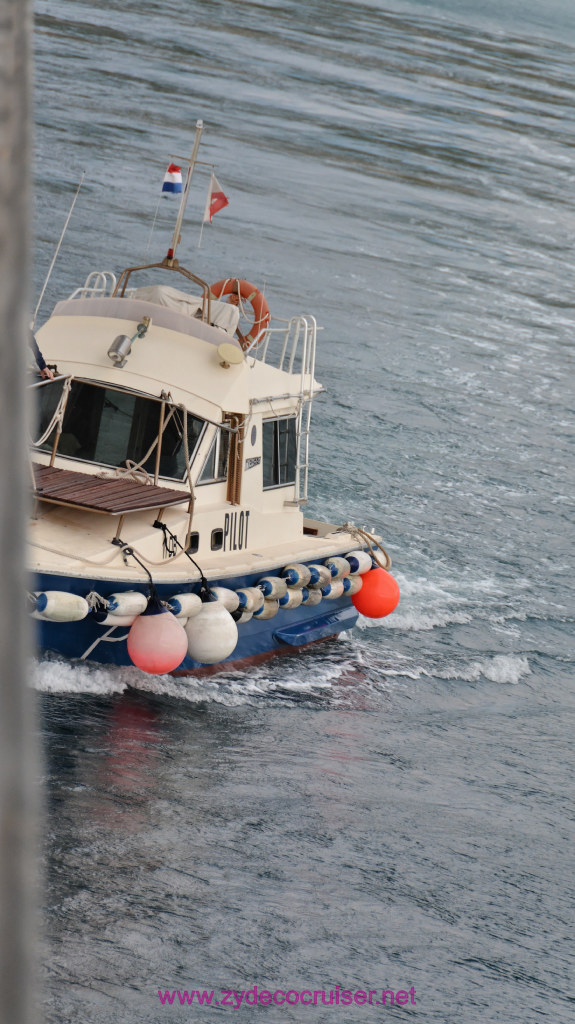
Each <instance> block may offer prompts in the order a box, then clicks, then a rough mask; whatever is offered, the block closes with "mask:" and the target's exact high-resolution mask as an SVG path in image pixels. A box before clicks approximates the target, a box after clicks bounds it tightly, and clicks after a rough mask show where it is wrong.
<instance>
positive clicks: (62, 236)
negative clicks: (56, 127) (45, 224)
mask: <svg viewBox="0 0 575 1024" xmlns="http://www.w3.org/2000/svg"><path fill="white" fill-rule="evenodd" d="M85 177H86V172H85V171H82V177H81V178H80V181H79V182H78V188H77V189H76V195H75V196H74V198H73V200H72V205H71V207H70V209H69V211H68V216H67V217H66V223H65V224H64V227H63V229H62V234H61V235H60V241H59V242H58V245H57V246H56V252H55V253H54V255H53V257H52V262H51V264H50V268H49V270H48V273H47V275H46V280H45V281H44V285H43V287H42V291H41V292H40V298H39V299H38V302H37V303H36V309H35V310H34V319H33V320H32V330H34V324H35V323H36V320H37V317H38V311H39V309H40V306H41V305H42V299H43V298H44V292H45V291H46V288H47V287H48V281H49V280H50V278H51V276H52V271H53V269H54V264H55V262H56V260H57V259H58V253H59V252H60V247H61V245H62V242H63V241H64V235H65V234H66V231H67V230H68V224H69V223H70V217H71V216H72V211H73V209H74V207H75V205H76V200H77V198H78V196H79V194H80V189H81V188H82V184H83V181H84V178H85Z"/></svg>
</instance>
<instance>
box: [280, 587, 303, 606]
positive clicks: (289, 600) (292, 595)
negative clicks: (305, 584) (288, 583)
mask: <svg viewBox="0 0 575 1024" xmlns="http://www.w3.org/2000/svg"><path fill="white" fill-rule="evenodd" d="M302 601H303V594H302V592H301V590H296V589H294V590H288V592H287V594H284V596H283V597H280V598H279V600H278V604H279V606H280V608H299V606H300V604H301V603H302Z"/></svg>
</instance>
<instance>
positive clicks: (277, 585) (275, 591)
mask: <svg viewBox="0 0 575 1024" xmlns="http://www.w3.org/2000/svg"><path fill="white" fill-rule="evenodd" d="M257 586H258V587H259V588H260V590H261V592H262V594H263V595H264V597H265V598H274V597H283V596H284V594H287V580H283V579H282V578H281V576H262V578H261V580H258V582H257Z"/></svg>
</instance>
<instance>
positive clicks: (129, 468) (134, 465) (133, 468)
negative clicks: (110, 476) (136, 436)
mask: <svg viewBox="0 0 575 1024" xmlns="http://www.w3.org/2000/svg"><path fill="white" fill-rule="evenodd" d="M176 408H177V406H175V405H173V406H172V408H171V409H170V412H169V413H168V415H167V416H166V418H165V420H164V423H163V426H162V430H161V433H158V436H157V437H156V438H154V440H153V441H152V443H151V445H150V447H149V448H148V450H147V452H146V454H145V455H144V456H143V457H142V458H141V459H140V461H139V462H133V461H132V460H131V459H126V469H122V467H121V466H117V467H116V471H115V472H116V476H131V477H132V479H133V480H139V477H138V476H137V474H138V473H143V474H145V478H144V483H146V484H151V483H152V482H153V481H152V477H151V476H150V474H149V473H148V471H147V470H146V469H144V463H145V462H147V461H148V459H149V458H150V455H151V454H152V452H153V451H155V449H156V448H157V447H158V442H159V440H160V437H161V435H163V433H164V430H165V429H166V427H167V425H168V423H169V422H170V420H171V418H172V416H173V415H174V413H175V411H176Z"/></svg>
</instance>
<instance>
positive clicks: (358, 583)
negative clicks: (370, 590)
mask: <svg viewBox="0 0 575 1024" xmlns="http://www.w3.org/2000/svg"><path fill="white" fill-rule="evenodd" d="M343 583H344V590H345V593H346V594H349V596H350V597H353V595H354V594H357V593H358V592H359V591H360V590H361V588H362V587H363V580H362V578H361V576H348V577H347V578H346V579H345V580H344V581H343ZM346 583H347V584H349V585H348V586H347V587H346V586H345V584H346Z"/></svg>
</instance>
